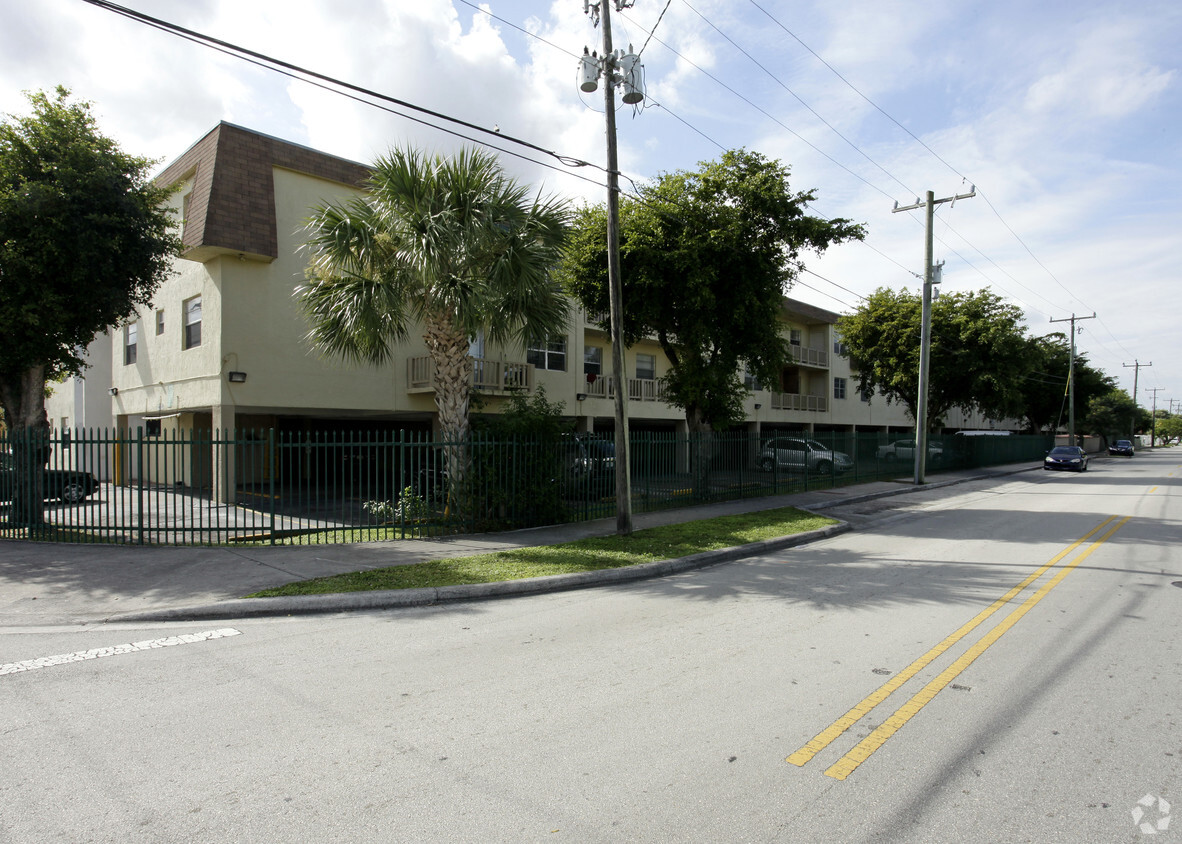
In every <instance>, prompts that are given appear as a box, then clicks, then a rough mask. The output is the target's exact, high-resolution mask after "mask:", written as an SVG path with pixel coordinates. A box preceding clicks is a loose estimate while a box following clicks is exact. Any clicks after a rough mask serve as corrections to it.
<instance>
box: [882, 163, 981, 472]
mask: <svg viewBox="0 0 1182 844" xmlns="http://www.w3.org/2000/svg"><path fill="white" fill-rule="evenodd" d="M976 195H977V188H976V186H973V187H972V188H971V189H970V190H969V192H968V193H965V194H961V195H960V196H949V197H945V198H944V199H936V198H935V194H934V193H932V191H928V192H927V201H926V202H920V201H919V198H918V197H917V198H916V200H915V204H914V205H908V206H907V207H906V208H900V207H899V203H897V202H896V203H895V207H894V209H893V211H892V213H898V212H899V211H914V210H915V209H916V208H923V209H924V210H925V211H926V212H927V221H926V225H925V226H924V239H923V316H922V321H921V323H920V329H919V400H918V402H916V409H915V483H917V484H922V483H924V471H925V469H926V467H927V462H928V378H929V366H928V364H929V358H930V356H931V349H932V285H934V284H935V283H936V281H935V269H934V267H933V264H932V252H933V249H932V239H933V237H934V235H933V234H932V228H933V226H932V223H933V222H934V221H935V219H936V206H937V205H943V204H944V203H945V202H955V201H956V200H958V199H971V198H972V197H974V196H976Z"/></svg>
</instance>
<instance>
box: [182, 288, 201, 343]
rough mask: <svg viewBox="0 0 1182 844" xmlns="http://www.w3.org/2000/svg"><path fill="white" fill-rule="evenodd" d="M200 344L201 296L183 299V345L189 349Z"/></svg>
mask: <svg viewBox="0 0 1182 844" xmlns="http://www.w3.org/2000/svg"><path fill="white" fill-rule="evenodd" d="M200 345H201V297H200V296H194V297H193V298H192V299H186V300H185V338H184V347H183V348H186V349H191V348H193V347H194V346H200Z"/></svg>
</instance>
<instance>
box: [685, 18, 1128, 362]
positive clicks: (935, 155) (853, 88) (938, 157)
mask: <svg viewBox="0 0 1182 844" xmlns="http://www.w3.org/2000/svg"><path fill="white" fill-rule="evenodd" d="M749 2H750V3H751V5H752V6H754V7H755V8H757V9H759V11H761V12H763V13H764V14H765V15H767V17H768V18H769V19H770V20H771V21H772V22H773V23H775V24H776V25H777V26H778V27H780V29H782V30H784V32H786V33H787V34H788V35H790V36H791V37H792V38H793V39H794V40H795V41H796V42H797V43H798V44H800V46H802V47H804V49H806V50H808V52H809V53H811V54H812V55H813V56H814V57H815V58H816V59H817V61H819V62H820V63H821V64H823V65H825V67H827V68H828V69H829V70H830V71H832V73H833V75H834V76H836V77H837V78H838V79H840V80H841V81H842V82H843V83H845V85H846V86H847V87H849V89H850V90H851V91H853V92H854V93H855V94H857V95H858V96H859V97H861V98H862V99H863V100H865V101H866V102H867V103H868V104H869V105H870V106H871V107H873V108H874V109H875V110H876V111H878V113H879V114H881V115H882V116H883V117H885V118H886V119H887V120H889V121H890V122H891V123H893V124H895V125H896V126H897V127H899V128H900V129H902V130H903V131H904V132H905V133H906V134H907V135H908V136H909V137H910V138H911V139H912V140H914V141H915V142H916V143H917V144H919V145H920V146H921V147H923V148H924V149H925V150H927V151H928V152H929V153H930V154H931V155H932V157H933V158H935V159H936V160H937V161H939V162H940V163H941V164H943V165H944V166H945V167H947V168H948V169H949V170H950V171H951V172H953V173H955V174H956V175H957V176H960V177H961V179H962V180H964V181H971V180H970V179H969V178H968V177H967V176H966V175H965V174H964V173H962V172H961V171H960V170H958V169H957V168H956V167H954V166H953V165H952V164H951V163H949V162H948V161H947V160H946V159H945V158H944V157H943V156H941V155H940V154H939V153H938V152H936V151H935V150H934V149H932V147H930V146H929V145H928V144H927V143H925V142H924V141H923V139H922V138H920V137H919V136H918V135H916V134H915V133H914V132H912V131H911V130H910V129H908V128H907V127H906V126H904V125H903V124H902V123H900V122H899V121H898V120H896V119H895V118H894V117H893V116H892V115H891V114H889V113H888V112H887V111H886V110H885V109H883V108H882V107H881V106H879V105H878V103H876V102H874V101H873V100H872V99H870V98H869V97H868V96H866V95H865V94H864V93H862V91H861V90H859V89H858V87H857V86H856V85H854V84H853V83H852V82H850V81H849V79H847V78H846V77H845V76H843V75H842V74H841V73H840V72H839V71H838V70H837V68H835V67H833V65H831V64H829V62H827V61H825V59H824V58H822V57H821V55H820V54H819V53H817V51H816V50H814V49H813V48H812V47H810V46H809V45H808V44H806V43H805V42H804V41H803V40H801V39H800V37H799V36H797V35H796V33H794V32H792V30H790V29H789V28H788V27H787V26H785V25H784V24H783V23H782V22H781V21H780V20H778V19H777V18H776V17H775V16H773V15H772V14H771V13H770V12H769V11H767V9H765V8H763V7H762V6H760V5H759V3H757V2H756V0H749ZM686 5H689V4H688V3H687V4H686ZM977 193H978V195H979V196H980V197H981V198H982V199H983V200H985V205H986V207H988V208H989V210H990V211H992V212H993V215H994V216H995V217H997V219H998V221H999V222H1000V223H1001V224H1002V225H1003V226H1004V227H1005V228H1006V230H1007V231H1008V232H1009V233H1010V234H1011V235H1013V237H1014V239H1015V240H1017V241H1018V243H1019V244H1020V245H1021V246H1022V248H1023V249H1025V250H1026V252H1027V254H1029V255H1030V257H1031V258H1032V259H1033V260H1034V262H1035V263H1036V264H1038V266H1039V267H1041V268H1042V270H1043V271H1044V272H1045V273H1046V274H1047V275H1048V276H1050V278H1051V279H1052V280H1053V281H1054V282H1055V283H1056V284H1057V285H1059V287H1060V288H1062V289H1063V291H1064V292H1065V293H1067V295H1069V296H1071V297H1072V298H1073V299H1075V300H1076V301H1078V302H1079V303H1080V304H1082V305H1084V306H1085V307H1086V306H1087V303H1086V302H1084V301H1083V300H1082V299H1080V298H1079V297H1078V296H1077V295H1076V294H1075V293H1073V292H1072V291H1071V290H1070V289H1069V288H1068V287H1067V286H1066V285H1065V284H1063V282H1062V281H1060V280H1059V278H1058V277H1057V276H1056V275H1055V274H1054V273H1053V272H1051V270H1050V268H1049V267H1047V266H1046V264H1044V263H1043V262H1042V261H1041V260H1040V259H1039V258H1038V256H1037V255H1035V254H1034V251H1033V250H1032V249H1031V248H1030V246H1029V245H1027V243H1026V241H1024V240H1023V239H1022V238H1021V237H1020V236H1019V235H1018V233H1017V232H1016V231H1014V229H1013V227H1012V226H1010V224H1009V223H1008V222H1006V220H1005V218H1004V217H1002V215H1001V212H1000V211H998V210H997V207H996V206H995V205H994V204H993V203H992V202H991V201H990V200H989V197H988V196H987V195H986V194H985V191H984V190H982V189H981V188H980V187H978V189H977ZM962 239H964V238H963V237H962ZM965 243H968V240H965ZM969 245H970V246H972V244H971V243H970V244H969ZM973 249H974V250H976V251H977V252H978V253H979V254H981V256H982V257H985V258H986V260H990V259H988V257H987V256H985V254H984V253H983V252H981V251H980V250H979V249H977V248H976V247H975V246H973ZM990 263H993V262H992V260H990ZM994 266H997V265H996V264H994ZM998 269H1000V267H998ZM1003 272H1004V271H1003ZM1006 275H1007V276H1008V275H1009V274H1008V273H1006ZM1010 278H1011V279H1012V280H1013V281H1014V282H1015V283H1018V284H1020V283H1019V282H1018V281H1017V279H1013V277H1012V276H1010ZM1022 286H1023V288H1024V289H1027V290H1029V288H1026V287H1025V286H1024V285H1022ZM1031 292H1032V293H1033V292H1034V291H1031ZM1035 295H1037V296H1039V298H1041V299H1043V300H1044V301H1046V302H1048V303H1050V300H1049V299H1046V298H1045V297H1043V296H1042V295H1041V294H1037V293H1036V294H1035ZM1092 310H1095V309H1094V308H1093V309H1092ZM1101 324H1103V321H1101ZM1105 330H1108V328H1107V326H1105ZM1108 333H1109V334H1110V335H1112V332H1111V331H1109V332H1108ZM1112 339H1113V341H1115V342H1116V343H1117V345H1121V344H1120V341H1119V340H1117V339H1116V336H1115V335H1112ZM1122 348H1123V346H1122ZM1126 351H1127V350H1126Z"/></svg>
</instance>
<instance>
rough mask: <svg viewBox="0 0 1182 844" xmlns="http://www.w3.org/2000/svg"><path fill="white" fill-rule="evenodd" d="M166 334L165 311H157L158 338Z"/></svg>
mask: <svg viewBox="0 0 1182 844" xmlns="http://www.w3.org/2000/svg"><path fill="white" fill-rule="evenodd" d="M163 333H164V311H163V310H159V311H156V336H157V337H159V336H160V335H161V334H163Z"/></svg>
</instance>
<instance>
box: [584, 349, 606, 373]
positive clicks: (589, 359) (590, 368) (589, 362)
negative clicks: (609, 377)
mask: <svg viewBox="0 0 1182 844" xmlns="http://www.w3.org/2000/svg"><path fill="white" fill-rule="evenodd" d="M583 374H584V375H602V374H603V346H585V347H584V348H583Z"/></svg>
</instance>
